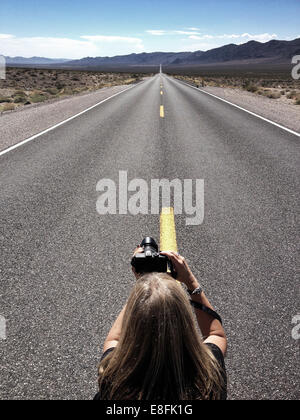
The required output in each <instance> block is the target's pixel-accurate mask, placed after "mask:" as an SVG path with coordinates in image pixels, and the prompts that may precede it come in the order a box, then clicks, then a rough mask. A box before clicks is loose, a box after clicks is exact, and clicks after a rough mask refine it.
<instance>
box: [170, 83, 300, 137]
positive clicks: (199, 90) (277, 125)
mask: <svg viewBox="0 0 300 420" xmlns="http://www.w3.org/2000/svg"><path fill="white" fill-rule="evenodd" d="M174 80H176V79H174ZM176 81H177V82H179V83H182V84H184V85H186V86H189V87H190V88H192V89H195V90H197V91H198V92H202V93H205V94H206V95H209V96H212V97H213V98H216V99H219V101H222V102H225V103H226V104H228V105H231V106H234V107H235V108H237V109H240V110H241V111H244V112H247V113H248V114H250V115H253V116H254V117H257V118H259V119H261V120H263V121H265V122H267V123H269V124H272V125H275V127H278V128H281V129H282V130H285V131H287V132H288V133H290V134H294V136H297V137H300V133H297V132H296V131H293V130H290V129H289V128H287V127H284V126H283V125H280V124H277V123H276V122H274V121H271V120H269V119H267V118H264V117H262V116H261V115H258V114H255V113H254V112H251V111H248V110H247V109H245V108H242V107H241V106H238V105H236V104H233V103H232V102H229V101H227V100H226V99H223V98H220V97H219V96H216V95H213V94H212V93H209V92H206V91H205V90H202V89H198V88H196V87H195V86H192V85H189V84H188V83H186V82H183V81H181V80H176Z"/></svg>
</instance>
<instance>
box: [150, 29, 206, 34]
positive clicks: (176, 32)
mask: <svg viewBox="0 0 300 420" xmlns="http://www.w3.org/2000/svg"><path fill="white" fill-rule="evenodd" d="M146 33H148V34H150V35H154V36H164V35H201V34H200V33H199V32H197V31H196V30H192V29H190V30H187V31H179V30H178V31H166V30H163V29H161V30H148V31H146Z"/></svg>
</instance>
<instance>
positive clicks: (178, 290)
mask: <svg viewBox="0 0 300 420" xmlns="http://www.w3.org/2000/svg"><path fill="white" fill-rule="evenodd" d="M219 380H220V377H219V374H218V368H217V366H216V361H215V360H214V358H213V356H212V354H211V353H210V352H209V351H208V349H207V348H206V347H205V346H204V345H203V343H202V340H201V337H200V334H199V332H198V329H197V326H196V322H195V317H194V315H193V310H192V307H191V305H190V303H189V299H188V297H187V295H186V293H185V291H184V289H183V288H182V286H181V285H180V284H179V283H178V282H176V281H174V279H173V278H171V277H170V276H169V275H167V274H158V273H152V274H147V275H145V276H143V277H141V278H140V279H139V280H138V281H137V283H136V286H135V287H134V289H133V291H132V293H131V295H130V297H129V300H128V302H127V306H126V312H125V315H124V321H123V327H122V335H121V338H120V341H119V344H118V347H117V348H116V350H115V351H114V352H113V353H112V354H111V355H110V356H108V358H107V359H105V360H104V361H103V362H102V363H101V367H100V393H102V392H103V393H104V395H103V397H104V398H107V399H190V398H195V396H198V397H199V398H201V396H202V397H203V398H209V397H211V393H212V392H213V391H214V389H215V385H216V384H217V382H218V381H219ZM193 395H194V397H193Z"/></svg>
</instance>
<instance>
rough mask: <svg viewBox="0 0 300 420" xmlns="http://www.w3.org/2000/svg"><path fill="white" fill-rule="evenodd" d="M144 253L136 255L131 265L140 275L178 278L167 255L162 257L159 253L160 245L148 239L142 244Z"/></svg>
mask: <svg viewBox="0 0 300 420" xmlns="http://www.w3.org/2000/svg"><path fill="white" fill-rule="evenodd" d="M141 248H144V252H143V253H140V254H136V255H135V256H134V257H133V259H132V261H131V265H132V266H133V267H134V268H135V271H136V272H137V273H138V274H145V273H168V272H170V274H171V275H172V276H173V277H174V278H176V274H175V271H174V269H173V264H172V263H171V261H170V260H169V258H168V257H166V256H165V255H161V254H160V253H159V251H158V245H157V243H156V241H155V240H154V239H153V238H150V237H147V238H145V239H144V240H143V242H142V243H141Z"/></svg>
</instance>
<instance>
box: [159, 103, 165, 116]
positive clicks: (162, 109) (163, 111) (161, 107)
mask: <svg viewBox="0 0 300 420" xmlns="http://www.w3.org/2000/svg"><path fill="white" fill-rule="evenodd" d="M160 118H165V107H164V106H163V105H161V106H160Z"/></svg>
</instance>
